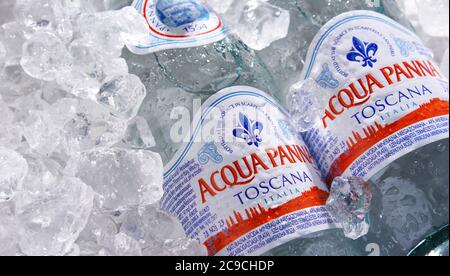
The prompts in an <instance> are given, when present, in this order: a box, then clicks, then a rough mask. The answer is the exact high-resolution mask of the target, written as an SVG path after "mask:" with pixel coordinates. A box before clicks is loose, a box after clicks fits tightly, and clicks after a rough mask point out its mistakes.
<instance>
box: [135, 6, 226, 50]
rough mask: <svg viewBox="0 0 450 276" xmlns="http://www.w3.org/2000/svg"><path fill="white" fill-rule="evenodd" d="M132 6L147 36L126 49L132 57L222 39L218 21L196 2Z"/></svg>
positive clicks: (210, 12) (221, 23) (223, 35)
mask: <svg viewBox="0 0 450 276" xmlns="http://www.w3.org/2000/svg"><path fill="white" fill-rule="evenodd" d="M133 7H134V8H135V9H136V10H137V11H138V12H139V13H141V14H142V15H143V16H144V18H145V20H146V21H147V24H148V27H149V35H148V37H147V39H146V40H144V41H142V42H141V43H140V44H139V45H135V46H133V47H130V48H131V49H130V50H131V51H132V52H133V53H135V54H149V53H153V52H156V51H161V50H167V49H175V48H190V47H197V46H202V45H206V44H210V43H214V42H216V41H220V40H222V39H224V38H225V37H226V34H227V32H228V29H227V28H226V26H225V25H224V24H223V22H222V20H221V19H220V18H219V17H218V16H217V15H216V14H215V13H214V12H212V11H211V10H209V9H208V8H207V7H205V6H204V5H203V4H202V3H200V2H199V1H197V0H135V1H134V2H133Z"/></svg>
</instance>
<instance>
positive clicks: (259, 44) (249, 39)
mask: <svg viewBox="0 0 450 276" xmlns="http://www.w3.org/2000/svg"><path fill="white" fill-rule="evenodd" d="M212 4H214V3H212ZM213 7H214V6H213ZM218 10H224V8H223V7H222V6H221V5H219V6H218ZM221 16H222V17H223V18H224V19H225V21H226V22H227V23H228V24H230V25H231V27H232V29H233V30H234V31H235V32H236V33H237V34H238V36H239V37H240V38H241V39H242V40H243V41H244V42H245V44H247V45H248V46H250V47H251V48H253V49H255V50H262V49H264V48H266V47H268V46H269V45H270V44H271V43H272V42H274V41H276V40H279V39H282V38H284V37H286V35H287V34H288V30H289V23H290V14H289V12H288V11H287V10H284V9H282V8H279V7H277V6H274V5H272V4H269V3H267V2H265V1H262V0H249V1H240V0H235V1H233V4H232V5H231V6H230V8H228V9H227V10H226V12H225V13H223V14H221ZM275 26H276V31H274V27H275Z"/></svg>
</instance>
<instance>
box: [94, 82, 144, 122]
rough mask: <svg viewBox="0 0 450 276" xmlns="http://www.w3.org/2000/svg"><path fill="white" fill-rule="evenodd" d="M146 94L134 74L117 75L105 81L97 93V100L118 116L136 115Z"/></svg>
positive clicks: (129, 116) (128, 117)
mask: <svg viewBox="0 0 450 276" xmlns="http://www.w3.org/2000/svg"><path fill="white" fill-rule="evenodd" d="M145 95H146V89H145V86H144V85H143V84H142V82H141V80H140V79H139V78H138V77H137V76H135V75H119V76H114V77H112V78H109V79H107V80H106V81H105V83H104V84H103V86H102V87H101V88H100V91H99V93H98V95H97V101H98V102H99V103H101V104H103V105H105V106H107V107H108V108H110V110H111V112H112V113H113V114H114V115H116V116H119V117H122V118H125V119H130V118H132V117H134V116H136V114H137V112H138V110H139V108H140V106H141V104H142V101H143V100H144V98H145Z"/></svg>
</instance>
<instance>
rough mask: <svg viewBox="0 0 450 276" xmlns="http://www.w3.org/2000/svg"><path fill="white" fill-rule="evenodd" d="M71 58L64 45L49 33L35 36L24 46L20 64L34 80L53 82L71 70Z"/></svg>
mask: <svg viewBox="0 0 450 276" xmlns="http://www.w3.org/2000/svg"><path fill="white" fill-rule="evenodd" d="M71 62H72V61H71V56H70V55H69V53H68V51H67V49H66V46H65V45H64V43H63V42H62V41H61V40H60V39H59V38H58V37H56V36H55V35H53V34H51V33H47V32H42V33H36V34H34V35H33V36H32V37H31V38H30V39H29V40H28V41H27V42H26V43H25V44H24V46H23V56H22V59H21V60H20V64H21V65H22V67H23V69H24V70H25V72H26V73H27V74H29V75H30V76H32V77H33V78H37V79H41V80H45V81H52V80H55V79H56V76H57V74H64V73H65V72H67V71H68V70H69V69H70V65H71Z"/></svg>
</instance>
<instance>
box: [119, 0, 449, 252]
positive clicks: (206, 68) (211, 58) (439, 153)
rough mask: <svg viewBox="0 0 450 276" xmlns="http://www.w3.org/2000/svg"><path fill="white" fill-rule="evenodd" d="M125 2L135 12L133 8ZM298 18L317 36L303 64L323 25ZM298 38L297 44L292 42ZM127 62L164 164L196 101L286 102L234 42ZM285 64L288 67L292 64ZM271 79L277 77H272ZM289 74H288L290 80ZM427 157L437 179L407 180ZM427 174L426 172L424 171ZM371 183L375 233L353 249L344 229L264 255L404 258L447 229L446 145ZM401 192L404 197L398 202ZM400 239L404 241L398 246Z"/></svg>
mask: <svg viewBox="0 0 450 276" xmlns="http://www.w3.org/2000/svg"><path fill="white" fill-rule="evenodd" d="M122 2H123V3H125V2H129V3H128V4H131V2H132V1H122ZM276 2H280V0H276ZM307 2H313V1H307ZM346 2H348V1H346ZM350 2H352V1H350ZM358 2H361V1H358ZM384 2H386V1H384ZM292 3H293V4H295V9H296V10H299V11H301V10H300V9H299V6H298V5H299V4H300V3H302V1H286V2H285V3H284V4H286V5H291V4H292ZM277 4H279V3H277ZM281 6H282V5H281ZM382 8H383V7H382ZM391 8H392V7H391ZM347 9H348V8H347ZM352 9H353V8H352ZM378 9H380V8H378ZM345 11H346V10H345V9H344V10H342V11H341V10H339V9H337V10H336V14H335V15H338V14H340V13H341V12H345ZM378 11H380V10H378ZM291 13H292V12H291ZM299 14H301V15H302V16H301V17H297V19H294V20H304V21H297V23H296V21H294V22H293V23H291V26H292V25H294V26H296V27H299V28H302V27H303V26H307V27H310V28H311V30H312V31H311V32H307V33H306V34H307V36H308V37H306V36H303V35H302V36H300V38H298V39H299V41H301V43H303V45H304V46H302V47H301V49H302V51H304V52H300V53H297V55H298V56H303V57H304V56H306V52H307V50H308V47H309V43H310V41H312V39H313V37H314V35H315V34H316V33H317V32H318V30H319V28H320V24H321V23H318V22H322V21H318V20H317V18H316V19H314V21H312V20H310V19H308V16H307V15H305V14H307V13H305V12H301V13H299ZM331 17H333V16H330V18H329V19H331ZM299 18H300V19H299ZM322 20H323V21H325V20H326V19H322ZM303 22H307V24H308V25H304V24H305V23H303ZM324 23H326V22H323V24H324ZM314 30H315V31H314ZM294 31H295V30H294ZM292 32H293V31H292V30H291V33H292ZM290 35H292V34H290ZM294 38H297V37H296V36H295V34H294ZM269 49H270V48H269ZM269 49H268V50H269ZM281 49H283V47H282V48H281ZM272 50H273V49H272ZM278 54H279V53H277V52H272V53H271V52H267V53H265V54H264V52H262V53H260V55H259V56H260V57H261V58H262V59H265V57H266V58H267V57H268V56H269V55H272V56H276V55H278ZM124 57H125V58H126V60H127V62H128V64H129V67H130V73H132V74H136V75H137V76H139V77H140V78H141V80H142V81H143V82H144V84H145V86H146V88H147V97H146V99H145V101H144V103H143V105H142V107H141V109H140V112H139V115H140V116H142V117H144V118H145V119H146V120H147V121H148V123H149V125H150V126H151V128H152V131H153V135H154V137H155V141H156V148H154V149H152V150H154V151H156V152H159V153H160V154H161V155H162V158H163V160H164V162H165V163H166V164H167V163H168V162H169V161H170V160H171V159H172V158H173V157H174V156H175V154H176V152H177V151H178V149H179V148H180V146H181V145H182V142H181V141H174V140H173V139H172V138H173V137H171V136H172V135H171V132H173V131H174V130H173V129H172V128H173V126H174V124H175V123H176V122H177V118H176V117H177V116H175V117H174V113H173V111H174V110H176V109H179V108H181V109H185V110H188V111H189V113H190V116H191V118H193V116H194V114H193V112H194V100H196V99H197V100H201V101H202V102H203V101H205V100H206V99H208V98H209V97H210V96H211V95H213V94H215V93H217V92H218V91H220V90H221V89H224V88H227V87H230V86H235V85H248V86H252V87H255V88H258V89H261V90H263V91H265V92H267V93H269V94H271V95H272V96H275V97H276V98H278V99H279V100H280V99H281V100H280V101H281V102H283V100H284V98H285V97H284V95H283V94H282V93H280V90H278V88H277V87H278V86H277V85H276V84H275V80H274V78H273V77H272V76H271V74H270V72H268V70H267V68H266V67H265V66H264V65H263V63H262V62H260V60H259V57H258V56H256V55H255V53H254V52H253V51H252V50H250V49H249V48H248V47H246V46H245V45H244V44H243V43H242V42H240V41H239V40H238V39H236V38H235V37H233V36H231V35H230V36H228V37H227V38H225V39H224V40H222V41H219V42H216V43H212V44H209V45H204V46H200V47H193V48H187V49H170V50H165V51H159V52H156V53H151V54H148V55H143V56H141V55H134V54H132V53H131V52H129V51H128V50H125V51H124ZM285 62H291V60H286V61H285ZM266 64H267V60H266ZM268 67H269V68H270V67H271V64H268ZM298 70H301V68H296V71H298ZM271 71H272V72H273V70H271ZM289 74H290V73H289V72H287V73H286V74H285V75H289ZM275 79H276V80H277V83H278V84H280V83H282V84H285V83H289V82H288V81H286V80H285V79H283V78H281V77H280V76H279V75H278V74H277V73H276V72H275ZM175 114H176V112H175ZM423 156H428V159H426V160H429V162H431V163H433V170H434V172H435V173H434V176H432V177H431V176H430V174H429V172H427V173H424V174H422V175H421V176H420V177H414V175H412V174H411V175H407V173H408V171H409V172H412V170H410V168H415V167H417V162H419V163H423V162H424V161H423V160H425V159H424V158H423ZM427 162H428V161H427ZM421 166H422V165H420V166H419V167H420V168H422V167H423V166H422V167H421ZM423 171H424V172H425V170H423ZM393 177H402V178H403V179H407V180H408V181H409V182H411V183H409V185H407V186H408V187H407V188H405V189H404V190H405V191H402V187H401V186H399V187H396V186H395V185H394V186H395V187H393V188H392V189H387V188H386V187H387V186H389V185H392V183H388V184H389V185H386V183H385V182H386V179H392V178H393ZM370 182H371V183H372V184H373V186H374V187H376V188H375V189H374V190H375V191H374V194H375V195H376V196H375V197H374V207H373V208H372V213H371V219H372V227H371V232H370V233H369V235H368V236H366V237H364V238H361V239H359V240H357V241H353V240H350V239H347V238H345V237H344V235H343V233H342V230H340V229H334V230H327V231H323V232H319V233H315V234H313V235H310V236H307V237H302V238H299V239H297V240H293V241H291V242H288V243H286V244H283V245H281V246H279V247H277V248H275V249H273V250H271V251H269V252H267V253H266V254H265V255H365V254H369V253H370V251H369V249H370V248H372V246H374V245H375V246H376V247H377V246H378V247H379V248H380V254H382V255H404V254H406V253H407V250H409V249H411V248H412V247H413V246H414V245H415V243H417V242H419V241H420V239H421V238H423V237H425V236H426V234H429V233H432V232H433V229H434V228H435V227H438V226H440V225H442V224H445V223H448V140H445V141H441V142H439V143H434V144H431V145H428V146H425V147H423V148H421V149H419V150H417V151H415V152H413V153H411V154H408V155H406V156H404V157H402V158H399V159H398V160H397V161H395V162H393V163H392V164H390V165H389V166H387V167H386V168H385V169H383V170H382V171H381V172H380V173H378V174H377V175H376V176H374V177H373V178H372V179H371V180H370ZM397 186H398V185H397ZM383 187H384V188H383ZM411 187H414V188H411ZM396 189H398V190H399V192H397V194H396ZM411 191H412V192H411ZM383 193H384V194H386V193H387V194H388V195H391V196H395V195H397V196H398V197H400V196H402V195H403V197H401V198H399V199H398V200H393V202H394V203H397V204H402V205H401V207H402V208H407V207H411V206H413V207H414V206H415V205H414V202H415V203H416V204H418V203H422V202H424V201H425V202H426V201H428V202H430V203H429V204H430V206H432V208H431V212H427V213H426V215H425V216H424V215H423V214H421V213H414V212H413V213H412V214H400V215H398V216H397V217H392V216H393V213H392V209H393V208H395V207H396V206H398V205H394V206H391V205H392V204H391V202H390V201H387V200H385V197H383V196H381V194H383ZM417 198H420V200H417ZM423 198H425V199H423ZM383 200H384V201H383ZM415 207H417V208H419V207H418V206H415ZM380 210H381V212H380ZM386 218H388V219H386ZM421 218H422V219H425V220H429V222H430V223H428V224H426V225H430V226H429V227H425V226H423V225H422V224H420V219H421ZM400 236H401V237H406V238H400V239H399V238H398V237H400ZM399 241H400V242H399Z"/></svg>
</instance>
